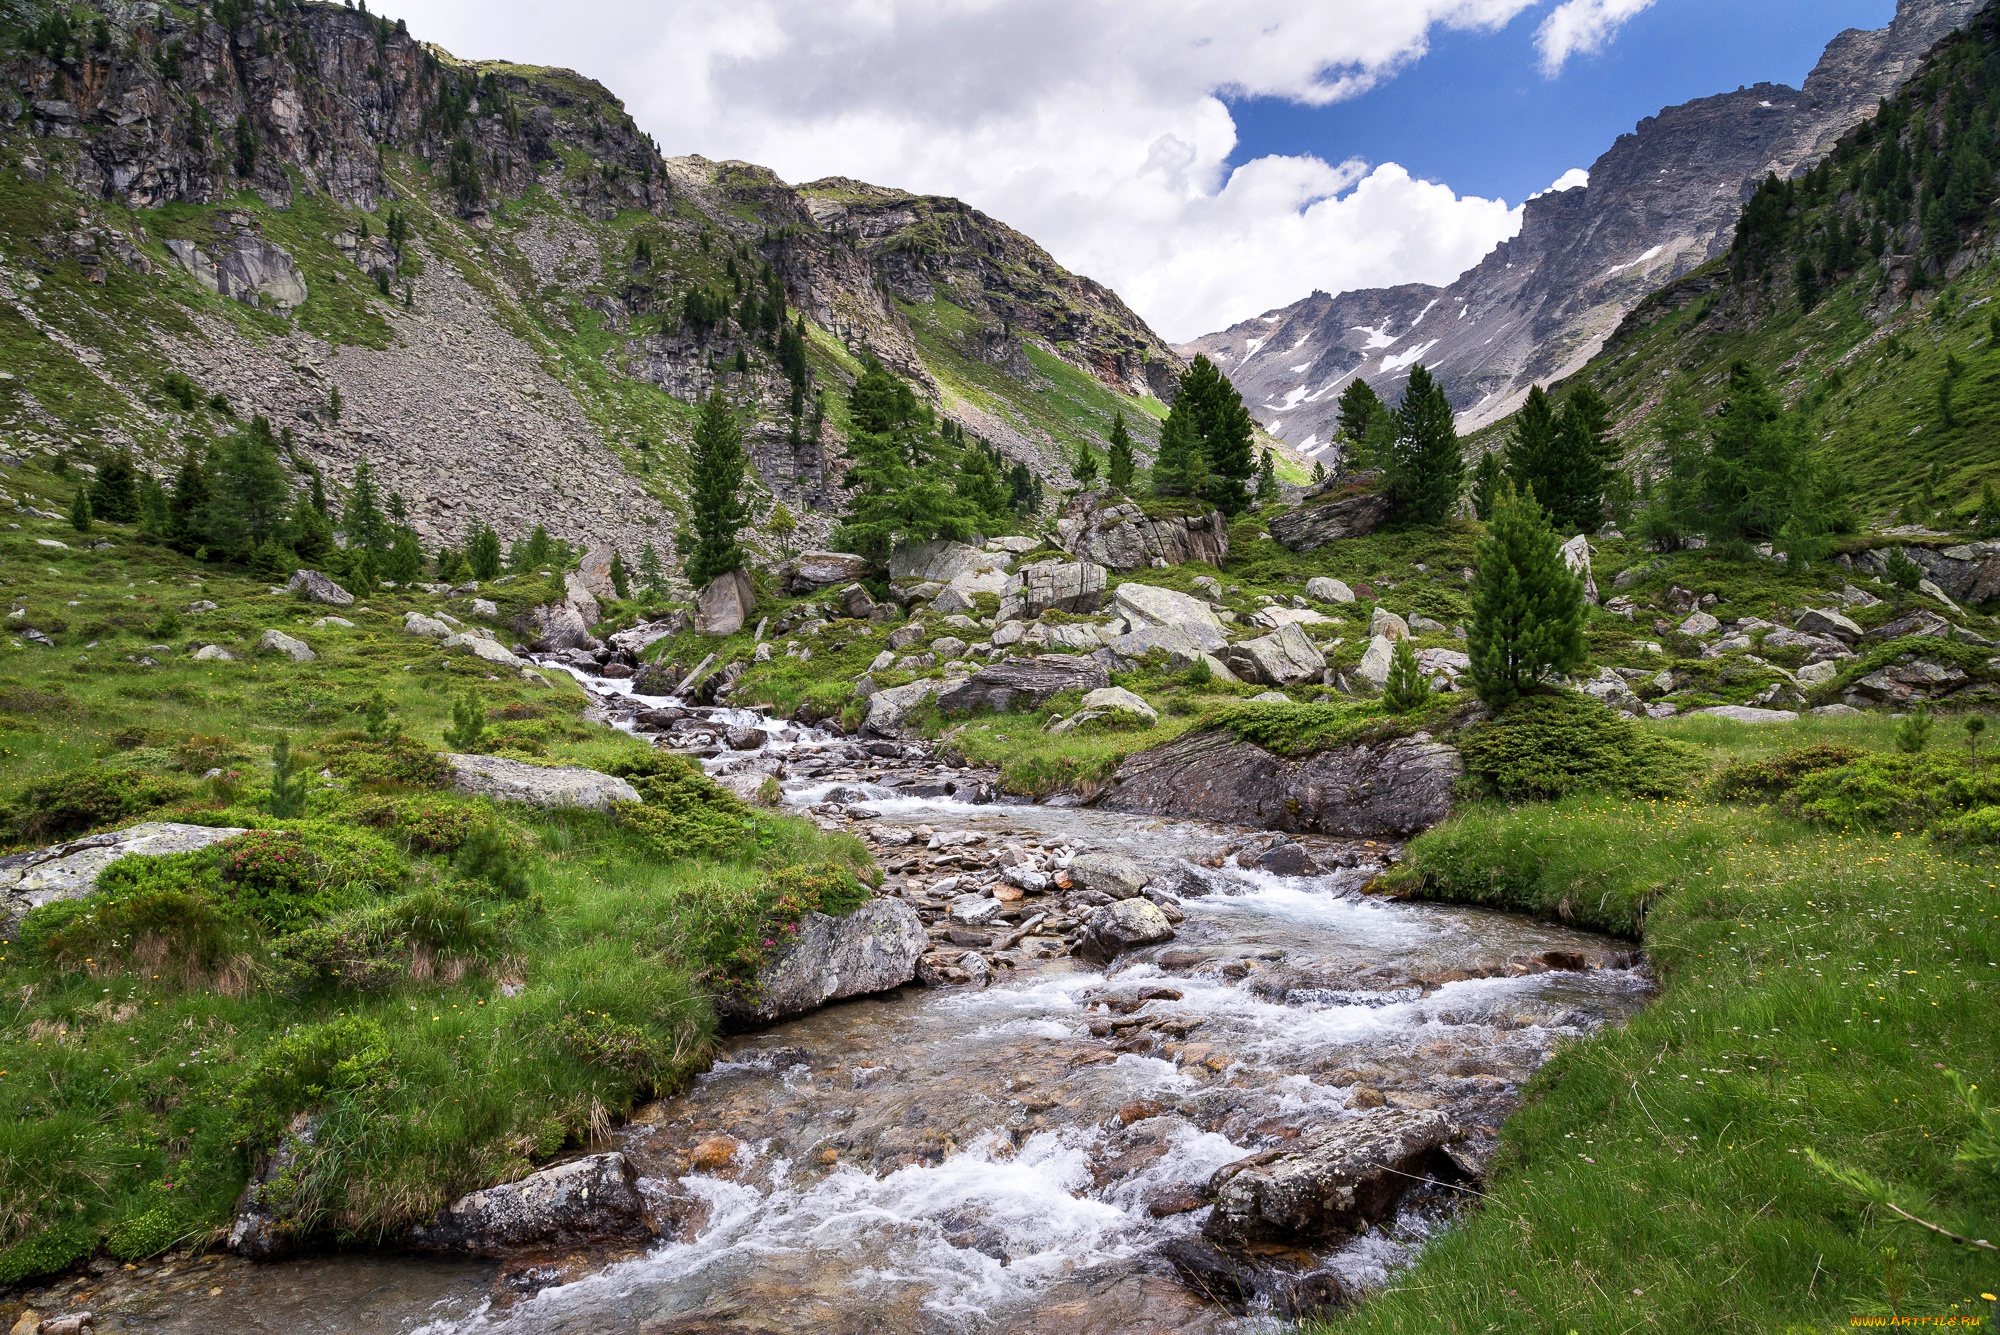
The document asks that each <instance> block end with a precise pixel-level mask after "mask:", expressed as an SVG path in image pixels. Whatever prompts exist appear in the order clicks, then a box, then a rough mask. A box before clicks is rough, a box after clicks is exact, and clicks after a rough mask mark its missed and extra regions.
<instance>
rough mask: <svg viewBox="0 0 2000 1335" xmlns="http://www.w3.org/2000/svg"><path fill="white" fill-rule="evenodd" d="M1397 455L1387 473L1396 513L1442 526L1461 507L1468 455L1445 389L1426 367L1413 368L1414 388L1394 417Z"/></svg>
mask: <svg viewBox="0 0 2000 1335" xmlns="http://www.w3.org/2000/svg"><path fill="white" fill-rule="evenodd" d="M1396 425H1397V428H1398V433H1397V437H1396V450H1395V456H1394V458H1393V460H1392V461H1391V463H1390V466H1389V469H1388V474H1389V477H1388V481H1389V495H1390V498H1391V500H1392V501H1393V502H1394V503H1395V506H1396V509H1397V511H1398V512H1399V513H1400V514H1402V515H1403V516H1405V517H1406V518H1408V519H1411V520H1414V521H1415V522H1417V523H1419V524H1442V523H1444V522H1445V521H1447V520H1448V519H1450V518H1451V516H1452V513H1453V512H1454V511H1455V510H1457V509H1458V497H1459V492H1460V491H1461V490H1462V489H1463V488H1464V485H1465V455H1464V454H1463V453H1462V452H1461V451H1460V449H1459V445H1458V431H1457V429H1456V428H1455V427H1454V426H1453V423H1452V411H1451V401H1450V400H1449V399H1447V398H1445V394H1444V386H1442V385H1440V384H1438V382H1437V381H1436V380H1435V379H1433V378H1432V376H1431V373H1430V371H1429V370H1427V369H1426V368H1425V367H1423V366H1421V365H1418V366H1414V367H1411V368H1410V386H1409V389H1408V391H1407V392H1405V394H1404V395H1403V404H1402V407H1401V408H1399V409H1398V410H1397V413H1396Z"/></svg>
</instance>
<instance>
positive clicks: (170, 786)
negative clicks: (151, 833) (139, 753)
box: [0, 769, 194, 846]
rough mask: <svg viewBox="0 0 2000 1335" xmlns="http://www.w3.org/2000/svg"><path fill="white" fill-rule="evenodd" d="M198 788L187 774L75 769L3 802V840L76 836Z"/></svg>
mask: <svg viewBox="0 0 2000 1335" xmlns="http://www.w3.org/2000/svg"><path fill="white" fill-rule="evenodd" d="M193 792H194V785H193V784H192V783H190V782H189V781H188V780H186V779H182V778H174V777H167V776H164V775H159V774H147V773H145V772H143V771H140V770H131V769H109V770H104V769H82V770H72V771H70V772H69V773H67V774H59V775H56V776H54V777H52V778H46V779H38V780H36V781H35V782H33V783H30V784H28V785H27V786H25V787H24V788H22V789H21V790H20V791H19V792H17V793H15V794H14V796H13V797H12V798H10V799H9V800H8V801H7V802H6V804H5V805H4V807H0V842H5V843H12V844H24V845H28V846H35V845H40V844H52V843H56V842H58V841H60V840H63V839H73V838H75V837H76V836H78V835H81V834H88V833H89V832H91V831H93V830H99V829H104V828H107V827H109V826H113V825H118V824H120V823H122V822H125V821H127V820H129V819H131V818H132V817H134V816H138V815H140V814H142V813H144V812H148V811H152V810H154V809H155V808H157V807H164V806H171V805H172V804H173V803H175V802H178V801H181V800H182V799H184V798H186V797H187V796H188V795H189V794H191V793H193Z"/></svg>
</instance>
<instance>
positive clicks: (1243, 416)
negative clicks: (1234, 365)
mask: <svg viewBox="0 0 2000 1335" xmlns="http://www.w3.org/2000/svg"><path fill="white" fill-rule="evenodd" d="M1183 400H1185V401H1186V403H1187V406H1188V410H1189V413H1190V415H1191V417H1192V420H1193V424H1194V427H1195V429H1196V431H1197V433H1198V434H1199V435H1200V437H1201V459H1202V462H1203V465H1204V467H1205V469H1206V473H1207V477H1206V479H1205V482H1204V486H1203V488H1202V492H1203V495H1205V496H1206V497H1207V499H1208V502H1209V504H1211V505H1213V506H1215V508H1216V509H1218V510H1220V511H1222V512H1223V513H1224V514H1226V515H1238V514H1242V513H1243V511H1244V510H1246V509H1248V508H1249V505H1250V485H1249V484H1250V482H1251V480H1252V479H1253V478H1255V477H1256V476H1257V455H1256V450H1255V446H1254V442H1255V439H1256V424H1255V423H1253V422H1252V421H1251V420H1250V410H1249V409H1247V408H1245V407H1244V406H1243V396H1242V395H1241V394H1239V393H1237V392H1236V386H1234V385H1232V384H1230V383H1229V378H1228V377H1227V376H1225V375H1223V374H1222V372H1221V371H1220V370H1218V369H1217V368H1216V366H1215V364H1214V363H1213V362H1211V361H1209V359H1208V358H1206V357H1203V356H1200V355H1197V356H1196V357H1195V359H1194V361H1192V362H1191V363H1189V365H1188V368H1187V370H1185V371H1183V372H1181V382H1180V393H1179V394H1178V395H1177V396H1175V399H1174V406H1175V407H1176V408H1179V407H1180V406H1181V404H1182V402H1183Z"/></svg>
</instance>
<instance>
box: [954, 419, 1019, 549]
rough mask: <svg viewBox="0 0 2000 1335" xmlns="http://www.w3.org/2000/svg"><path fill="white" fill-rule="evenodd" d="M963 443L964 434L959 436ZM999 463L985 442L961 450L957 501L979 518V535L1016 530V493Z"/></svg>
mask: <svg viewBox="0 0 2000 1335" xmlns="http://www.w3.org/2000/svg"><path fill="white" fill-rule="evenodd" d="M957 438H958V439H960V440H962V439H964V433H963V432H960V433H958V437H957ZM1000 462H1001V461H1000V459H999V458H998V456H996V455H995V454H994V453H993V452H992V451H991V450H990V449H989V448H988V447H987V446H986V445H985V443H984V442H978V443H975V444H972V445H968V446H966V447H965V448H964V449H961V450H960V451H959V454H958V477H957V480H956V483H955V486H956V488H957V491H958V497H959V499H960V500H962V501H964V502H965V503H966V505H968V506H970V507H971V509H972V512H973V513H974V514H975V515H976V516H977V517H978V521H979V529H980V532H982V533H985V534H987V535H989V536H991V535H993V534H997V533H1004V532H1006V531H1007V530H1009V529H1011V528H1013V527H1014V522H1015V514H1014V489H1013V488H1012V487H1010V486H1008V485H1007V479H1006V478H1005V477H1004V476H1002V475H1001V472H1000Z"/></svg>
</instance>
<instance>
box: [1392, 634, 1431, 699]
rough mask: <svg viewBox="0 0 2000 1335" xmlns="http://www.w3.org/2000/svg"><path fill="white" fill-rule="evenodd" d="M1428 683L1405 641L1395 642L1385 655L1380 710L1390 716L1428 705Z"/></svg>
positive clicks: (1414, 652) (1429, 683) (1429, 684)
mask: <svg viewBox="0 0 2000 1335" xmlns="http://www.w3.org/2000/svg"><path fill="white" fill-rule="evenodd" d="M1430 699H1431V681H1430V678H1429V677H1426V676H1425V675H1424V672H1423V668H1422V667H1421V666H1420V665H1419V664H1418V662H1417V651H1416V650H1415V649H1414V648H1412V647H1411V645H1410V642H1409V641H1408V640H1397V641H1396V648H1395V650H1394V651H1393V652H1392V653H1391V654H1390V655H1389V676H1388V678H1387V679H1386V680H1385V681H1384V682H1383V683H1382V706H1383V708H1385V709H1387V710H1388V711H1389V712H1390V713H1391V714H1408V713H1412V712H1414V711H1416V710H1419V709H1422V708H1423V707H1424V706H1425V705H1427V704H1429V703H1430Z"/></svg>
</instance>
